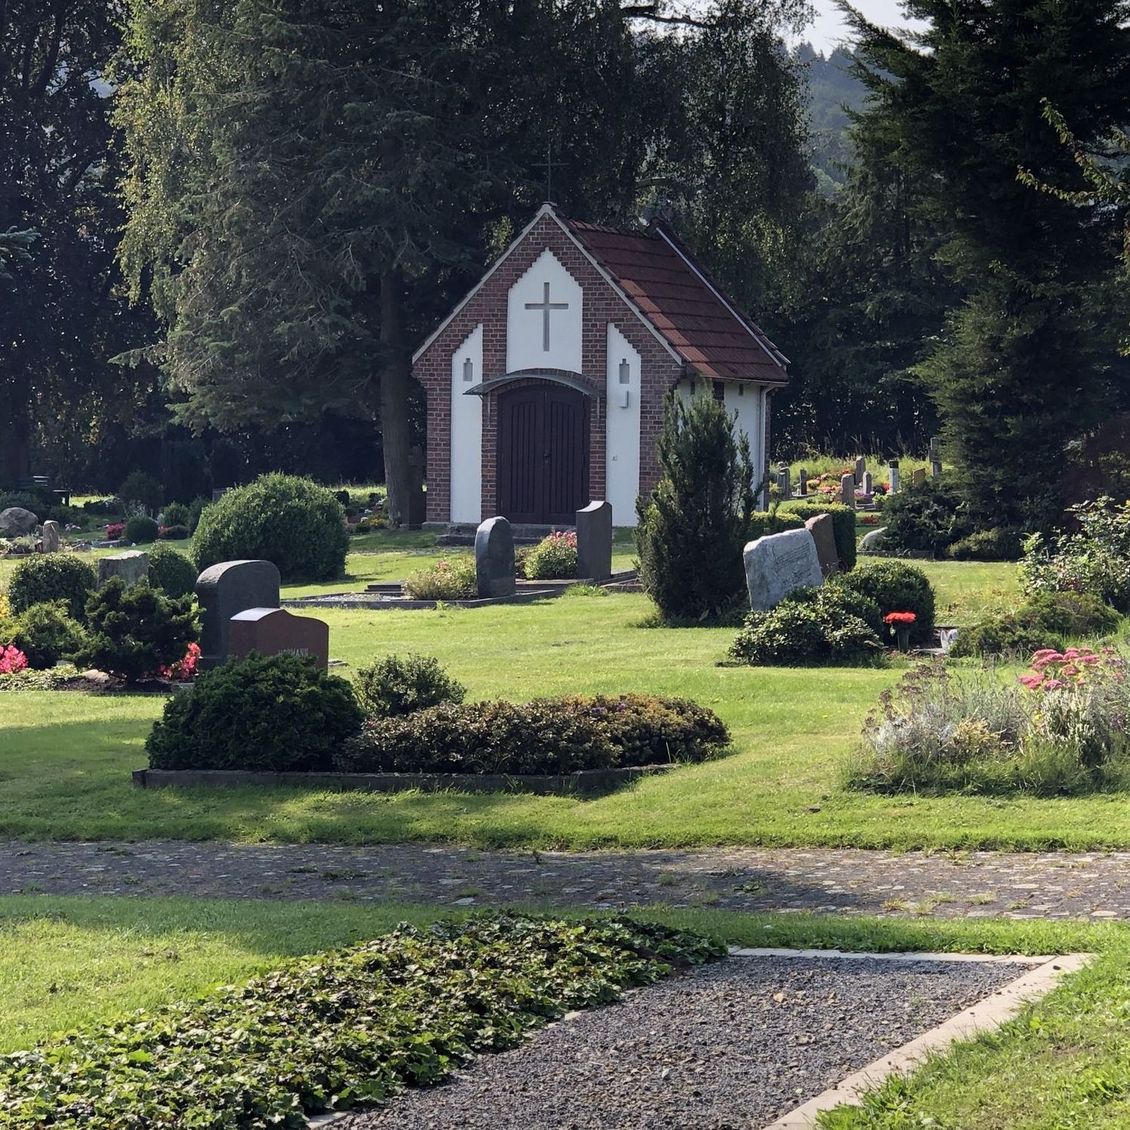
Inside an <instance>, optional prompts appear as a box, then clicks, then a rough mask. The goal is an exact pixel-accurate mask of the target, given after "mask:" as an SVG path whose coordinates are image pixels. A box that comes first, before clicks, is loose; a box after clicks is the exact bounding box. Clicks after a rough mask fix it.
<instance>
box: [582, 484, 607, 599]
mask: <svg viewBox="0 0 1130 1130" xmlns="http://www.w3.org/2000/svg"><path fill="white" fill-rule="evenodd" d="M577 576H578V577H582V578H584V579H586V580H592V581H605V580H607V579H608V578H609V577H611V576H612V503H611V502H590V503H589V504H588V506H586V507H584V509H582V510H578V511H577Z"/></svg>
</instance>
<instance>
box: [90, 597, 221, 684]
mask: <svg viewBox="0 0 1130 1130" xmlns="http://www.w3.org/2000/svg"><path fill="white" fill-rule="evenodd" d="M86 613H87V623H88V628H89V632H88V635H87V638H86V642H85V643H84V645H83V647H82V649H81V650H80V651H79V653H78V654H77V655H76V656H75V662H76V663H78V664H80V665H81V666H83V667H94V668H97V670H99V671H105V672H106V673H107V674H110V675H117V676H119V677H120V678H123V679H125V680H126V682H129V683H134V682H137V681H138V680H139V679H142V678H144V677H145V676H147V675H153V674H155V673H156V672H157V670H158V668H160V667H169V666H171V665H172V664H173V663H176V662H178V661H179V660H181V659H183V658H184V653H185V651H186V649H187V648H188V645H189V644H190V643H195V642H196V640H197V639H198V638H199V636H200V632H199V630H198V628H197V626H196V615H195V613H194V611H193V608H192V600H191V598H190V597H187V596H182V597H178V598H177V599H175V600H174V599H172V598H171V597H167V596H165V594H164V593H163V592H161V590H160V589H155V588H150V586H149V585H147V584H145V583H144V582H143V583H141V584H136V585H133V586H131V587H130V588H127V587H126V584H125V582H124V581H123V580H122V578H121V577H111V578H110V580H109V581H107V582H106V584H104V585H103V586H102V588H100V589H99V590H98V592H97V593H95V594H94V596H92V597H91V598H90V601H89V603H88V604H87V606H86Z"/></svg>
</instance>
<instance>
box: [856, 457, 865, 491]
mask: <svg viewBox="0 0 1130 1130" xmlns="http://www.w3.org/2000/svg"><path fill="white" fill-rule="evenodd" d="M866 471H867V460H866V459H864V458H863V456H862V455H861V456H859V458H858V459H856V461H855V485H856V486H862V485H863V476H864V473H865V472H866Z"/></svg>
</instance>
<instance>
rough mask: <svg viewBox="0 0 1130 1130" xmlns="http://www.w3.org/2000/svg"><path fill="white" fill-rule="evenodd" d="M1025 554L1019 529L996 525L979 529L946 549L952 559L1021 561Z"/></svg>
mask: <svg viewBox="0 0 1130 1130" xmlns="http://www.w3.org/2000/svg"><path fill="white" fill-rule="evenodd" d="M1023 555H1024V538H1023V536H1022V535H1021V533H1020V531H1019V530H1010V529H1004V528H1002V527H999V526H998V527H995V528H993V529H991V530H978V531H977V532H976V533H973V534H969V535H968V536H967V537H963V538H961V539H960V540H958V541H955V542H954V543H953V545H951V546H950V547H949V548H948V549H947V550H946V556H947V557H948V558H950V560H951V561H1019V560H1020V558H1021V557H1022V556H1023Z"/></svg>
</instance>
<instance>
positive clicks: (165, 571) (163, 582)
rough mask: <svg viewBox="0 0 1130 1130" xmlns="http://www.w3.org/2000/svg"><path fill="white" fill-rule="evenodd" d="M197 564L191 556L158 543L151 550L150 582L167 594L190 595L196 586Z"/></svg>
mask: <svg viewBox="0 0 1130 1130" xmlns="http://www.w3.org/2000/svg"><path fill="white" fill-rule="evenodd" d="M197 575H198V574H197V572H196V566H195V565H194V564H193V562H192V560H191V558H189V557H188V556H186V555H185V554H183V553H181V552H180V551H179V550H176V549H173V547H172V546H171V545H161V544H160V543H158V544H157V545H155V546H154V547H153V548H152V549H151V550H149V583H150V584H151V585H155V586H156V587H157V588H159V589H160V590H161V591H162V592H163V593H164V594H165V595H166V596H188V594H189V593H191V592H193V591H194V590H195V588H196V578H197Z"/></svg>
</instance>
